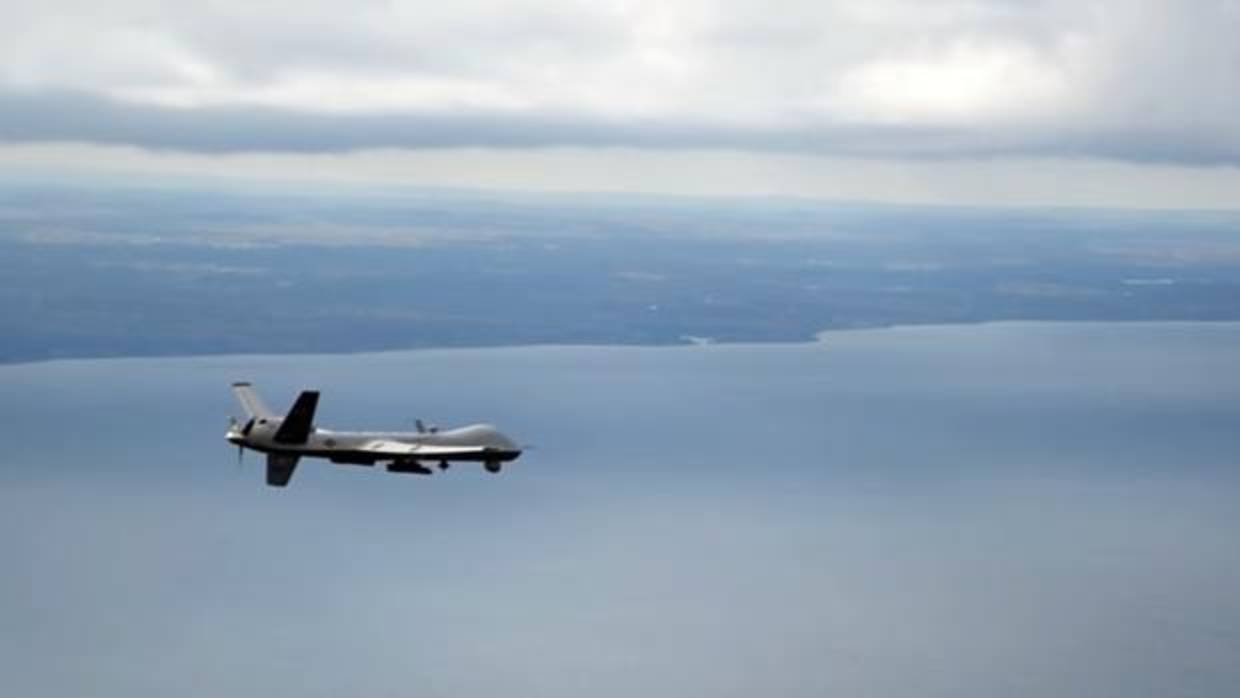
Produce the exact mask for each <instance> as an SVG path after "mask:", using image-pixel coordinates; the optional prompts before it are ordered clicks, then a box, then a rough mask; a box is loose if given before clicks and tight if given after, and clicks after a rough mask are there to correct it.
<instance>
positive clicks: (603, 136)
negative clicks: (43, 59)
mask: <svg viewBox="0 0 1240 698" xmlns="http://www.w3.org/2000/svg"><path fill="white" fill-rule="evenodd" d="M0 140H3V141H7V142H10V143H33V142H85V143H97V144H112V145H131V146H137V147H141V148H147V149H157V150H159V149H163V150H177V151H185V152H199V153H239V152H294V153H325V152H347V151H355V150H364V149H375V148H406V149H431V148H458V147H483V148H544V147H557V146H565V147H568V146H572V147H633V148H650V149H734V150H746V151H768V152H797V153H809V154H824V155H845V156H863V157H867V156H872V157H901V158H925V159H949V158H968V157H990V156H1003V155H1046V156H1068V157H1103V158H1110V159H1118V160H1129V161H1137V162H1163V163H1178V164H1198V165H1203V164H1240V143H1234V142H1229V141H1224V142H1219V140H1218V139H1216V138H1211V137H1210V136H1209V135H1200V136H1192V135H1185V134H1182V133H1172V132H1164V131H1157V130H1143V129H1139V128H1137V129H1133V128H1129V129H1126V130H1114V129H1101V128H1099V129H1092V130H1091V129H1085V128H1078V129H1076V130H1072V131H1064V130H1058V129H1050V128H1037V127H1014V128H995V127H993V126H992V127H987V128H978V129H964V128H931V127H911V126H875V125H850V124H831V123H826V124H820V125H817V126H812V127H803V128H788V129H756V128H740V127H730V126H721V125H719V124H715V123H708V122H696V123H695V122H690V121H672V120H657V119H645V120H635V119H608V118H605V117H600V116H597V115H592V114H574V113H557V112H545V111H544V112H525V111H523V112H504V111H489V112H487V111H465V112H452V113H449V112H388V113H361V114H332V113H323V112H307V111H296V110H291V109H277V108H267V107H246V106H212V107H198V108H175V107H165V106H158V105H149V104H137V103H131V102H125V101H120V100H115V99H109V98H106V97H101V96H97V95H92V94H89V93H84V92H69V91H11V90H10V91H3V92H0Z"/></svg>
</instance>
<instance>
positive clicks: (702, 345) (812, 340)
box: [0, 319, 1240, 369]
mask: <svg viewBox="0 0 1240 698" xmlns="http://www.w3.org/2000/svg"><path fill="white" fill-rule="evenodd" d="M1229 324H1240V320H1182V319H1180V320H1177V319H1167V320H1022V319H996V320H977V321H971V322H925V323H893V324H881V325H879V324H876V325H866V326H856V327H833V328H828V329H824V330H819V331H817V332H815V333H813V334H812V335H811V336H810V337H809V338H807V339H802V340H760V339H758V340H723V341H720V340H716V339H714V338H712V337H702V336H692V337H690V336H688V335H684V336H682V337H681V338H680V339H679V341H669V342H665V343H659V342H633V343H626V342H530V343H522V344H503V343H497V344H461V345H427V346H414V347H389V348H374V349H367V348H359V349H356V350H348V351H314V350H308V351H248V352H237V351H228V352H225V351H221V352H203V353H167V354H163V353H153V354H105V355H90V354H83V355H81V356H55V357H46V358H30V359H12V360H9V359H0V369H5V368H10V367H17V366H35V365H44V364H50V363H58V362H60V363H69V362H82V361H92V362H93V361H132V360H152V359H211V358H225V357H250V358H261V357H277V356H362V355H368V354H371V355H382V354H396V353H407V352H443V351H487V350H495V349H537V348H542V349H568V348H624V349H693V350H710V349H712V348H727V347H743V346H804V345H807V344H824V343H826V342H827V341H828V340H829V338H830V337H831V336H832V335H839V334H841V333H856V332H877V331H889V330H909V329H931V328H952V327H978V326H994V325H1065V326H1066V325H1229Z"/></svg>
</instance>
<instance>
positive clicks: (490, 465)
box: [483, 460, 502, 473]
mask: <svg viewBox="0 0 1240 698" xmlns="http://www.w3.org/2000/svg"><path fill="white" fill-rule="evenodd" d="M483 467H485V468H486V469H487V472H488V473H498V472H499V469H500V467H502V466H501V463H500V462H499V461H497V460H489V461H487V462H486V463H484V464H483Z"/></svg>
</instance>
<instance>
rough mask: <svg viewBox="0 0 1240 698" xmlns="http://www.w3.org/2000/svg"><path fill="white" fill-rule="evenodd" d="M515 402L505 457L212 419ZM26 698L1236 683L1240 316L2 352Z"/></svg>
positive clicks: (803, 691) (467, 412) (889, 690)
mask: <svg viewBox="0 0 1240 698" xmlns="http://www.w3.org/2000/svg"><path fill="white" fill-rule="evenodd" d="M236 380H249V381H252V382H253V383H254V384H255V385H256V387H257V389H258V390H259V391H260V393H262V394H263V396H264V397H265V398H266V399H267V401H268V402H269V403H270V404H271V405H272V406H273V407H275V408H276V409H277V410H283V409H284V408H285V407H286V406H287V405H288V404H290V403H291V402H292V400H293V398H294V397H295V395H296V393H297V391H299V390H302V389H307V388H316V389H319V390H321V391H322V399H321V401H320V408H319V413H318V417H317V420H316V421H317V423H318V424H319V425H320V426H323V427H327V428H339V429H353V428H357V429H384V430H387V429H402V428H408V429H411V428H412V424H413V422H414V420H415V419H422V420H424V421H425V422H428V423H434V424H437V425H441V426H443V427H451V426H458V425H462V424H466V423H470V422H477V421H484V422H490V423H494V424H496V425H497V426H499V427H500V428H501V429H502V430H503V431H505V432H506V433H508V434H509V435H510V436H512V437H513V438H514V439H515V440H516V441H518V442H519V443H521V444H523V445H524V446H526V451H525V453H524V454H523V455H522V457H521V458H520V459H519V460H517V461H516V462H514V463H511V464H508V465H507V466H505V468H504V470H503V472H501V473H499V474H494V475H493V474H489V473H486V472H484V471H483V469H482V468H481V467H479V466H477V465H470V464H458V465H455V466H453V467H452V468H451V469H450V470H448V471H446V472H437V473H436V474H434V475H433V476H429V477H424V476H417V475H405V474H393V473H387V472H384V471H383V470H382V469H381V468H367V467H360V466H340V465H332V464H329V463H325V462H321V461H311V460H307V461H303V463H302V465H301V466H299V468H298V470H297V473H296V475H295V477H294V478H293V481H292V483H291V484H290V486H289V487H288V488H285V489H275V488H269V487H267V486H265V485H264V484H263V475H262V461H261V458H260V457H259V456H258V454H253V453H250V454H241V455H243V456H244V457H243V459H239V458H238V456H239V454H238V452H237V450H236V449H235V448H233V447H231V446H230V445H229V444H228V443H226V442H225V440H224V433H225V430H226V428H227V425H228V418H229V417H230V416H232V415H236V416H239V415H240V414H241V412H240V407H239V406H237V405H236V404H235V403H234V402H233V399H232V396H231V394H230V392H229V388H228V386H229V384H230V383H231V382H233V381H236ZM0 438H3V442H4V448H3V455H0V554H2V555H3V559H2V562H3V568H2V569H4V572H3V573H2V574H0V620H2V621H3V623H2V626H0V627H2V628H3V630H0V676H3V677H4V680H3V684H4V685H5V687H6V688H5V690H4V692H5V693H6V694H9V695H14V696H18V695H20V696H23V697H26V698H37V697H43V696H46V697H48V698H50V697H53V696H56V697H60V696H66V695H91V696H118V697H120V696H125V697H126V698H132V697H133V696H169V695H174V696H203V697H206V696H213V697H214V696H222V695H227V696H264V697H270V696H298V697H304V696H324V697H326V696H333V697H337V696H343V695H357V696H483V695H494V694H497V693H498V694H502V695H505V696H509V697H511V696H544V697H546V696H549V697H556V696H565V697H568V696H573V697H578V696H583V695H588V696H603V697H611V696H615V697H617V698H618V697H621V696H623V697H625V698H630V697H632V696H676V697H683V696H737V697H740V696H746V697H748V696H754V695H764V696H795V697H799V696H823V695H835V696H866V697H867V698H868V697H879V698H882V697H887V696H891V697H905V696H907V697H910V698H911V697H913V696H917V697H918V698H925V697H927V696H943V697H944V698H946V697H949V696H950V697H951V698H961V697H969V696H978V697H979V698H980V697H982V696H986V697H991V696H998V695H1001V696H1007V697H1023V696H1028V697H1030V698H1032V697H1035V696H1036V697H1043V696H1052V695H1053V696H1057V697H1060V698H1063V697H1068V696H1081V697H1082V698H1085V697H1089V698H1096V697H1097V696H1124V697H1125V698H1133V697H1137V696H1150V697H1158V698H1163V697H1165V696H1171V695H1174V696H1234V695H1240V661H1237V658H1240V324H1231V323H1100V324H1093V323H1026V322H1011V323H994V324H979V325H961V326H923V327H898V328H885V329H866V330H850V331H833V332H828V333H824V334H822V335H820V337H819V338H818V340H817V341H815V342H809V343H804V344H765V345H755V344H736V345H716V344H706V343H699V344H695V345H691V346H678V347H616V346H531V347H516V348H487V349H449V350H418V351H402V352H384V353H370V354H351V355H314V354H304V355H281V356H202V357H186V358H130V359H103V360H66V361H51V362H43V363H31V364H15V365H7V366H0Z"/></svg>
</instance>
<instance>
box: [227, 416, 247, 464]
mask: <svg viewBox="0 0 1240 698" xmlns="http://www.w3.org/2000/svg"><path fill="white" fill-rule="evenodd" d="M239 424H240V422H238V421H237V418H236V417H232V416H230V417H229V418H228V431H229V432H230V433H231V432H235V431H237V426H238V425H239ZM244 461H245V445H244V444H240V443H238V444H237V470H238V471H240V470H241V464H242V462H244Z"/></svg>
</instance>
